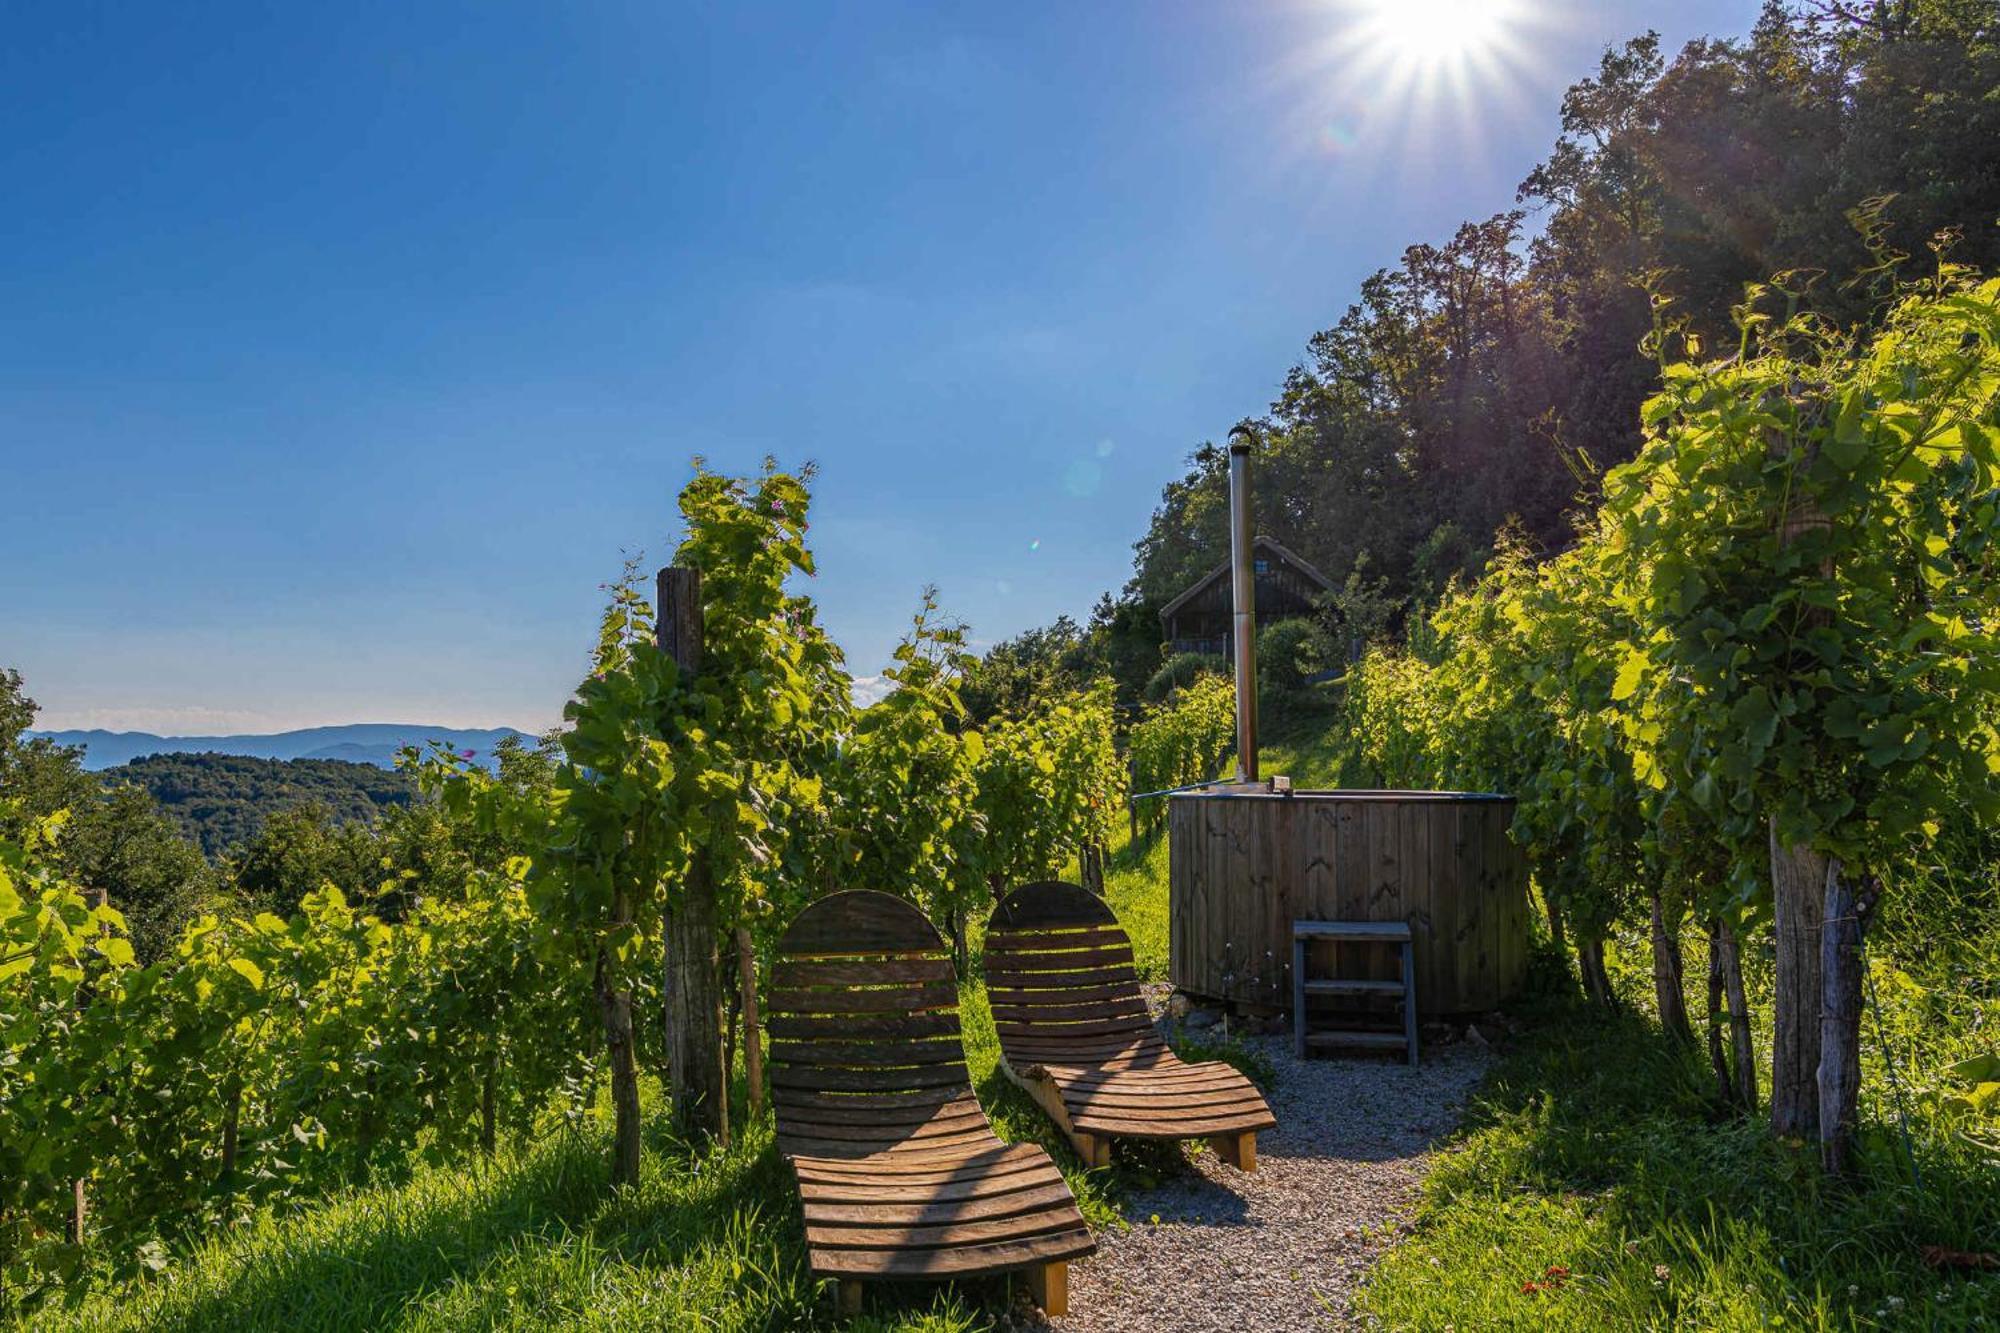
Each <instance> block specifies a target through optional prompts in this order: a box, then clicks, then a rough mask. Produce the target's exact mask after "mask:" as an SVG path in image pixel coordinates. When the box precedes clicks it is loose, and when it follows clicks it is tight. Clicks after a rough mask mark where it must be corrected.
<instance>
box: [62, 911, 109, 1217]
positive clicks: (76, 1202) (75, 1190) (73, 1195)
mask: <svg viewBox="0 0 2000 1333" xmlns="http://www.w3.org/2000/svg"><path fill="white" fill-rule="evenodd" d="M109 906H111V891H110V890H109V889H99V890H98V891H97V907H98V910H99V911H102V910H103V909H105V908H107V907H109ZM110 930H111V928H110V926H108V925H106V924H104V923H103V922H99V923H98V927H97V933H98V934H100V935H104V934H109V933H110ZM89 1003H90V996H89V994H88V992H86V991H84V990H78V991H77V995H76V1011H77V1013H79V1014H81V1013H82V1012H83V1011H84V1009H85V1008H86V1007H87V1006H88V1005H89ZM89 1231H90V1200H89V1198H88V1197H87V1195H86V1193H85V1189H84V1182H83V1177H82V1176H78V1177H76V1179H75V1180H73V1181H71V1182H70V1201H69V1243H70V1244H72V1245H74V1246H76V1247H77V1248H78V1249H79V1250H80V1249H82V1248H83V1241H84V1237H85V1236H86V1235H87V1234H88V1233H89Z"/></svg>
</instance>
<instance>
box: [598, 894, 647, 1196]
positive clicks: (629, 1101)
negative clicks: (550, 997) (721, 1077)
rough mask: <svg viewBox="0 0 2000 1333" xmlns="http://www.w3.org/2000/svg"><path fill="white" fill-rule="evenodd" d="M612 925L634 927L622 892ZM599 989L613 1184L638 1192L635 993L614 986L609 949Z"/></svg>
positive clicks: (601, 963) (603, 953) (601, 961)
mask: <svg viewBox="0 0 2000 1333" xmlns="http://www.w3.org/2000/svg"><path fill="white" fill-rule="evenodd" d="M611 921H612V925H613V928H614V929H615V928H616V927H618V926H624V925H629V924H631V921H632V906H631V903H630V901H629V900H628V899H627V898H626V896H625V893H624V891H623V890H617V891H614V893H613V895H612V903H611ZM596 987H597V1005H598V1012H599V1014H600V1015H601V1016H602V1018H603V1020H604V1047H605V1056H606V1059H607V1062H608V1063H609V1064H610V1066H611V1106H612V1111H613V1131H612V1147H611V1183H612V1184H613V1185H629V1186H633V1187H635V1188H636V1187H637V1186H638V1184H639V1146H640V1137H639V1131H640V1124H639V1070H638V1065H637V1063H636V1062H635V1061H634V1059H633V1055H632V1035H633V1034H632V992H631V991H629V990H626V989H624V988H623V987H615V986H613V985H612V976H611V953H610V950H609V948H608V947H607V948H601V949H599V950H598V954H597V976H596Z"/></svg>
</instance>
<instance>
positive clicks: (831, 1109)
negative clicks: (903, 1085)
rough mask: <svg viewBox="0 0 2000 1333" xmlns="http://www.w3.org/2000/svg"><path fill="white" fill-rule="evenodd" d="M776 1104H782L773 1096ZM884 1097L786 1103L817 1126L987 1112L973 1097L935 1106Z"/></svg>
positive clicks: (916, 1121)
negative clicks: (894, 1101) (888, 1103)
mask: <svg viewBox="0 0 2000 1333" xmlns="http://www.w3.org/2000/svg"><path fill="white" fill-rule="evenodd" d="M772 1100H773V1104H774V1105H777V1104H779V1103H778V1102H777V1099H775V1098H773V1099H772ZM883 1100H884V1097H883V1096H874V1097H860V1098H854V1099H851V1100H850V1101H849V1102H848V1104H847V1105H844V1106H839V1105H836V1106H826V1105H817V1106H815V1105H807V1106H799V1105H796V1104H793V1103H790V1102H786V1103H783V1105H784V1109H785V1113H786V1114H787V1115H789V1116H791V1117H792V1119H793V1121H795V1122H796V1123H799V1124H814V1125H836V1124H849V1125H922V1124H929V1123H932V1122H937V1121H943V1120H948V1119H952V1118H954V1117H957V1116H961V1115H963V1116H977V1117H980V1118H982V1119H983V1118H984V1117H985V1115H986V1113H985V1112H984V1111H982V1110H980V1109H979V1103H978V1102H976V1101H973V1100H971V1099H970V1098H958V1099H956V1100H954V1101H949V1102H945V1103H944V1104H942V1105H934V1106H883V1105H881V1104H880V1103H881V1102H882V1101H883Z"/></svg>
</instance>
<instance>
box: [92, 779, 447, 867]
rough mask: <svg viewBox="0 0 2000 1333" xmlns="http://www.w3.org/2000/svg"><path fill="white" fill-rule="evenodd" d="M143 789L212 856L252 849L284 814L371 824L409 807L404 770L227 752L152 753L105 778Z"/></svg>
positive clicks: (411, 792) (411, 791) (412, 791)
mask: <svg viewBox="0 0 2000 1333" xmlns="http://www.w3.org/2000/svg"><path fill="white" fill-rule="evenodd" d="M103 776H104V780H105V781H106V782H129V783H132V784H133V785H135V786H139V787H143V788H145V790H146V791H147V793H148V794H150V795H151V796H152V798H153V803H154V804H155V805H156V806H158V807H159V809H160V811H161V812H162V813H163V814H165V815H166V816H167V817H168V818H169V819H171V820H173V821H174V823H175V824H176V825H178V826H179V828H180V830H181V831H182V832H183V833H184V834H186V835H187V838H188V840H189V841H191V842H193V843H194V844H196V845H197V846H199V847H200V848H201V849H202V851H203V852H204V853H206V854H207V855H208V856H210V857H211V858H213V857H217V856H220V855H222V853H223V852H225V851H227V850H228V849H230V848H232V847H237V846H240V845H245V844H248V843H249V842H250V841H251V840H252V839H254V838H255V837H256V836H257V834H258V833H259V832H260V831H261V830H262V829H263V827H264V822H265V821H266V820H267V819H269V818H270V817H271V816H272V815H273V814H275V813H277V812H278V811H280V810H286V809H291V808H294V807H298V806H307V805H310V806H317V807H319V808H320V809H322V810H324V811H325V812H326V814H327V816H328V818H329V819H331V820H332V821H333V822H335V823H344V822H346V821H348V820H362V821H370V820H373V819H375V818H376V817H377V816H378V815H380V814H381V812H382V811H383V810H384V809H386V808H387V807H389V806H396V805H407V804H409V802H410V801H411V799H412V798H413V797H415V795H416V784H415V783H414V782H412V781H411V780H410V777H409V775H408V774H406V773H402V772H399V771H396V770H394V769H384V768H378V767H377V766H375V765H374V764H353V763H348V762H347V761H346V760H343V759H253V758H249V757H247V756H243V755H229V754H155V755H147V756H145V757H144V758H141V759H134V760H132V761H131V762H130V763H128V764H124V765H121V766H120V767H118V768H115V769H108V770H106V771H105V773H104V775H103Z"/></svg>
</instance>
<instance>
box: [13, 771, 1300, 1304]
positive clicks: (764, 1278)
mask: <svg viewBox="0 0 2000 1333" xmlns="http://www.w3.org/2000/svg"><path fill="white" fill-rule="evenodd" d="M1275 757H1281V758H1289V752H1283V753H1280V754H1278V755H1277V756H1275ZM1123 841H1124V840H1123V831H1122V830H1121V831H1120V836H1119V841H1118V845H1116V846H1114V847H1113V849H1112V863H1111V867H1110V871H1109V873H1108V875H1107V890H1108V892H1109V894H1110V896H1111V897H1112V898H1113V901H1114V903H1115V906H1116V908H1117V910H1118V912H1119V914H1120V916H1121V918H1122V919H1123V920H1124V921H1125V922H1126V924H1127V927H1128V928H1129V929H1130V931H1131V933H1132V935H1133V942H1134V946H1135V948H1136V950H1137V952H1138V955H1139V958H1140V966H1141V969H1142V971H1143V972H1145V974H1146V975H1148V976H1164V975H1165V972H1166V956H1167V914H1166V846H1165V842H1164V840H1163V839H1159V838H1157V837H1154V838H1148V839H1144V840H1142V843H1141V845H1140V846H1139V847H1137V848H1127V847H1125V846H1124V845H1123ZM974 944H975V947H976V946H977V944H978V940H977V938H976V932H975V940H974ZM976 970H977V967H976V965H975V968H974V971H976ZM960 1000H961V1010H962V1017H963V1022H964V1027H965V1038H966V1047H967V1059H968V1064H969V1065H970V1068H971V1070H972V1076H973V1083H974V1087H975V1088H976V1090H977V1092H978V1094H979V1099H980V1102H981V1103H982V1104H983V1105H984V1106H985V1107H986V1108H987V1111H988V1113H989V1114H990V1115H991V1116H992V1118H993V1121H994V1124H995V1126H996V1128H997V1129H998V1131H999V1133H1000V1136H1001V1137H1002V1138H1005V1139H1008V1140H1010V1141H1023V1140H1032V1141H1035V1142H1039V1143H1041V1144H1042V1145H1043V1146H1045V1147H1047V1148H1048V1149H1049V1151H1050V1152H1051V1153H1052V1154H1053V1155H1054V1156H1055V1159H1056V1161H1057V1163H1058V1164H1059V1165H1060V1166H1061V1167H1062V1169H1063V1172H1064V1174H1065V1175H1066V1176H1067V1177H1068V1179H1069V1182H1070V1185H1071V1187H1072V1188H1073V1189H1074V1190H1075V1191H1076V1195H1077V1199H1078V1201H1079V1203H1080V1204H1081V1205H1082V1207H1083V1211H1084V1216H1085V1218H1086V1219H1087V1220H1088V1221H1089V1222H1090V1223H1091V1224H1092V1226H1094V1227H1098V1228H1103V1227H1107V1226H1121V1225H1123V1222H1122V1221H1121V1219H1120V1217H1119V1214H1118V1211H1117V1207H1116V1200H1117V1198H1118V1196H1119V1194H1120V1193H1121V1192H1122V1191H1123V1190H1124V1189H1125V1188H1126V1187H1127V1186H1129V1185H1133V1184H1150V1183H1152V1182H1153V1181H1154V1180H1156V1179H1157V1178H1158V1177H1159V1176H1160V1175H1161V1174H1163V1173H1166V1172H1171V1171H1173V1170H1175V1169H1177V1164H1178V1162H1179V1156H1178V1153H1177V1152H1176V1151H1174V1150H1171V1149H1168V1150H1161V1149H1159V1148H1156V1147H1147V1146H1145V1145H1128V1146H1126V1147H1124V1148H1122V1149H1121V1152H1120V1157H1119V1160H1118V1162H1117V1164H1116V1165H1115V1166H1113V1167H1112V1168H1110V1169H1108V1170H1100V1171H1085V1170H1084V1169H1083V1167H1082V1165H1081V1163H1080V1162H1079V1160H1078V1159H1077V1157H1076V1156H1075V1154H1074V1153H1073V1152H1072V1151H1071V1150H1070V1147H1069V1144H1068V1142H1067V1141H1066V1140H1065V1139H1063V1138H1062V1137H1061V1135H1060V1134H1058V1133H1057V1132H1056V1131H1055V1129H1054V1127H1053V1126H1052V1125H1051V1124H1050V1122H1049V1121H1048V1119H1047V1118H1046V1117H1045V1116H1043V1115H1042V1113H1041V1112H1040V1111H1039V1110H1037V1109H1036V1108H1035V1106H1034V1104H1033V1103H1032V1102H1030V1101H1029V1100H1028V1099H1027V1097H1026V1096H1025V1095H1024V1094H1023V1093H1021V1092H1020V1091H1019V1090H1018V1089H1017V1088H1015V1087H1014V1086H1013V1084H1011V1083H1009V1082H1008V1081H1007V1079H1006V1078H1005V1077H1004V1076H1003V1075H1002V1074H1001V1073H1000V1072H999V1070H998V1067H997V1066H998V1059H999V1047H998V1044H997V1043H996V1041H995V1039H994V1035H993V1024H992V1018H991V1015H990V1014H989V1012H988V1009H987V1005H986V993H985V989H984V987H982V986H980V985H979V984H978V983H977V982H976V981H968V982H967V983H966V984H965V985H963V986H962V988H961V991H960ZM1202 1055H1203V1058H1215V1057H1217V1056H1220V1057H1223V1058H1240V1057H1239V1056H1238V1053H1236V1052H1233V1051H1230V1050H1227V1049H1207V1050H1204V1051H1203V1052H1202ZM1253 1072H1259V1073H1261V1072H1263V1071H1261V1070H1257V1071H1253ZM738 1096H739V1098H740V1096H741V1088H740V1086H739V1089H738ZM654 1104H655V1102H654V1099H653V1098H650V1097H649V1099H648V1105H649V1106H651V1105H654ZM739 1104H740V1102H739ZM608 1153H609V1132H608V1124H607V1122H606V1121H605V1119H604V1118H603V1116H602V1115H601V1114H600V1115H599V1116H598V1117H595V1118H594V1119H593V1120H592V1121H590V1122H589V1123H587V1124H586V1125H585V1126H583V1127H581V1128H580V1129H576V1130H563V1131H560V1132H558V1133H556V1134H554V1135H552V1136H551V1137H548V1138H546V1139H544V1140H542V1141H541V1142H539V1143H536V1144H533V1145H530V1146H527V1147H524V1148H521V1149H519V1150H517V1151H515V1152H514V1153H512V1154H510V1155H503V1157H502V1158H501V1159H500V1160H498V1161H496V1162H495V1163H494V1164H492V1165H491V1166H472V1167H467V1168H461V1169H435V1168H423V1169H420V1170H419V1171H418V1172H417V1174H416V1175H415V1177H414V1178H413V1179H412V1180H411V1181H410V1182H408V1183H407V1184H404V1185H399V1186H384V1187H380V1188H375V1189H367V1190H360V1191H357V1192H355V1193H353V1194H351V1195H348V1196H345V1197H341V1198H338V1199H334V1200H329V1201H325V1202H322V1203H320V1204H318V1205H317V1206H314V1207H311V1208H309V1209H307V1210H305V1211H303V1212H301V1213H299V1214H298V1215H296V1216H292V1217H287V1218H282V1219H274V1218H270V1217H265V1218H261V1219H260V1220H259V1221H258V1222H256V1223H255V1224H253V1225H251V1226H248V1227H246V1228H244V1229H243V1230H242V1231H240V1232H238V1233H235V1234H232V1235H229V1236H226V1237H223V1238H221V1239H219V1240H216V1241H213V1242H210V1243H209V1244H208V1245H206V1246H203V1247H202V1248H200V1249H198V1250H197V1251H196V1252H195V1253H193V1254H192V1255H190V1256H187V1257H185V1258H182V1259H178V1260H176V1261H175V1262H174V1263H173V1264H171V1265H170V1266H169V1267H168V1268H167V1270H166V1271H165V1272H164V1273H163V1274H161V1275H160V1276H159V1277H158V1278H156V1279H153V1280H150V1281H146V1282H141V1283H134V1284H131V1285H129V1286H127V1287H124V1288H121V1289H118V1290H116V1291H113V1292H109V1293H104V1294H100V1295H99V1296H97V1297H94V1298H92V1299H91V1300H89V1301H88V1302H86V1303H85V1304H84V1305H83V1306H82V1307H81V1308H79V1309H77V1310H74V1311H70V1312H67V1313H66V1314H64V1315H61V1316H55V1317H48V1318H45V1320H44V1324H45V1325H46V1326H47V1327H49V1328H51V1329H61V1328H73V1329H146V1330H187V1331H188V1333H194V1331H195V1330H206V1329H215V1328H231V1329H283V1330H286V1333H306V1331H307V1330H318V1329H356V1328H369V1329H375V1328H395V1329H412V1330H419V1329H421V1330H432V1329H435V1330H445V1329H451V1330H456V1329H464V1328H520V1329H533V1328H541V1329H572V1328H575V1329H642V1328H658V1327H661V1326H663V1325H665V1326H669V1327H676V1328H678V1327H702V1328H715V1329H765V1328H772V1329H777V1328H783V1329H790V1328H813V1327H833V1326H836V1325H837V1323H838V1321H836V1320H835V1319H834V1318H833V1313H832V1302H831V1299H830V1295H829V1293H828V1291H827V1289H824V1288H821V1287H820V1286H819V1285H818V1284H816V1283H814V1282H813V1281H812V1279H811V1277H810V1275H809V1274H808V1273H807V1272H806V1268H805V1238H804V1233H803V1228H802V1223H801V1221H800V1217H799V1209H798V1203H797V1196H796V1195H795V1193H794V1192H793V1190H792V1186H791V1181H790V1176H789V1173H787V1172H786V1171H785V1169H784V1167H783V1165H782V1163H780V1162H779V1160H778V1157H777V1154H776V1152H775V1150H774V1149H773V1147H772V1144H771V1139H770V1133H769V1122H768V1120H766V1122H765V1123H764V1124H763V1125H762V1126H759V1127H757V1128H756V1129H755V1130H754V1131H753V1132H752V1133H751V1134H750V1135H749V1136H748V1137H747V1139H746V1140H744V1141H743V1142H740V1143H738V1144H737V1145H736V1146H734V1147H733V1148H731V1149H730V1150H728V1151H726V1152H719V1153H713V1154H711V1155H709V1156H707V1157H704V1158H699V1159H697V1158H693V1157H691V1156H690V1155H689V1154H688V1153H687V1152H686V1151H685V1150H684V1149H682V1148H679V1147H678V1146H677V1145H674V1144H671V1143H666V1142H663V1141H661V1140H660V1139H659V1138H658V1136H657V1134H656V1135H655V1137H654V1138H653V1139H652V1140H650V1141H649V1143H648V1145H647V1152H646V1155H645V1160H644V1174H643V1178H642V1180H641V1184H640V1188H639V1191H638V1192H637V1194H635V1195H632V1196H629V1197H624V1198H615V1197H612V1196H610V1195H609V1193H608V1192H607V1190H606V1172H605V1161H606V1158H607V1156H608ZM870 1291H871V1296H870V1311H871V1316H872V1317H871V1318H869V1319H867V1320H864V1321H862V1322H860V1323H858V1324H852V1325H848V1327H856V1328H863V1329H868V1328H880V1329H902V1330H927V1331H935V1333H945V1331H946V1330H971V1329H984V1328H989V1327H991V1326H992V1324H993V1321H994V1316H995V1314H996V1313H997V1312H998V1311H999V1310H1001V1309H1002V1308H1004V1305H1005V1302H1006V1301H1007V1299H1008V1290H1007V1288H1006V1286H1005V1285H1004V1284H1003V1283H1000V1282H984V1283H965V1284H956V1285H952V1286H942V1285H938V1284H927V1283H916V1284H909V1285H906V1286H896V1285H890V1286H878V1287H871V1288H870Z"/></svg>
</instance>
